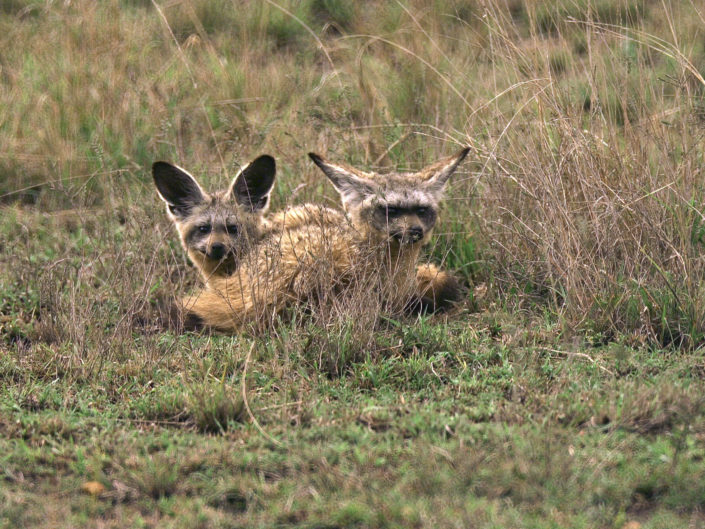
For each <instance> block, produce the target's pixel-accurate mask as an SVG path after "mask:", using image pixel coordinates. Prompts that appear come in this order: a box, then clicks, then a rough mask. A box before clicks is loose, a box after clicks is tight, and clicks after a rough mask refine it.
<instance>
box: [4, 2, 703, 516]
mask: <svg viewBox="0 0 705 529" xmlns="http://www.w3.org/2000/svg"><path fill="white" fill-rule="evenodd" d="M666 4H667V5H666ZM666 4H662V3H654V2H641V1H638V2H635V1H629V0H623V1H622V0H620V1H619V2H602V1H594V2H582V1H581V2H573V1H571V2H529V1H522V0H516V1H515V0H512V1H507V2H504V1H502V2H488V3H485V4H483V5H482V6H479V5H478V6H475V5H473V6H469V5H468V4H467V3H465V2H459V1H455V0H438V1H436V2H434V3H433V8H431V7H429V4H428V3H426V2H416V1H411V2H386V1H379V2H374V5H367V4H366V6H365V7H364V8H363V7H362V6H358V5H357V4H351V3H349V2H340V1H334V0H305V1H300V2H288V1H280V0H276V1H272V2H247V3H244V4H242V5H241V3H237V5H236V3H235V2H229V1H218V2H205V1H201V0H193V1H189V2H156V6H155V4H154V3H153V2H146V1H134V0H130V1H111V2H99V3H96V2H88V1H82V0H79V1H74V2H36V1H19V0H14V1H12V2H9V3H7V2H6V3H3V5H2V8H0V30H1V31H0V49H2V50H3V53H2V55H1V56H0V105H2V108H4V109H7V111H6V112H3V113H1V115H0V208H1V211H2V214H1V215H0V264H2V266H1V267H0V527H8V528H9V527H41V526H46V527H49V526H51V527H93V526H95V525H101V526H105V527H157V526H159V527H161V526H167V527H243V526H244V527H309V528H312V527H380V528H381V527H488V528H489V527H497V528H498V527H534V528H537V529H538V528H541V529H544V528H551V527H604V528H622V527H624V528H628V529H634V528H636V527H643V528H661V527H685V526H689V527H705V517H703V514H702V513H703V509H705V489H704V488H703V485H702V483H703V482H705V480H704V478H705V476H704V474H705V465H704V464H703V461H704V459H703V457H704V456H705V453H704V452H703V435H704V432H705V422H704V418H705V400H704V398H703V395H705V391H703V390H704V389H705V388H704V387H703V354H702V345H703V336H704V333H705V327H704V323H703V322H705V317H704V313H705V302H704V298H703V285H704V284H705V266H704V261H703V258H702V245H703V240H704V238H703V228H702V225H703V206H702V202H703V196H704V192H703V185H702V170H701V167H702V160H703V147H702V146H703V142H702V138H703V126H702V122H703V120H702V116H703V112H702V109H703V101H702V98H703V85H704V84H705V83H703V81H702V75H703V72H705V69H704V67H705V40H704V39H703V28H704V27H705V20H703V13H702V10H698V9H699V8H698V6H697V5H696V4H695V3H691V2H689V1H686V0H683V1H680V2H670V3H666ZM157 6H158V9H157ZM162 15H163V16H162ZM466 144H469V145H471V146H472V148H473V152H472V155H471V156H472V158H473V159H472V161H470V162H467V163H465V164H464V166H463V167H462V168H461V170H460V171H459V173H458V174H457V175H456V176H455V177H454V179H453V181H452V182H451V188H450V189H449V192H448V196H447V200H446V201H445V205H444V211H443V213H442V214H441V219H440V220H441V221H440V224H439V226H438V229H437V234H436V237H435V240H434V244H433V246H432V247H431V248H430V249H429V251H428V258H429V259H431V260H433V261H435V262H437V263H442V264H443V266H444V267H446V268H450V269H452V270H454V271H455V272H456V273H457V275H458V276H459V277H461V278H462V279H463V280H464V281H465V282H466V284H467V286H468V292H469V294H468V300H467V302H466V303H465V304H463V306H461V307H459V308H458V310H457V311H455V312H453V313H451V314H448V315H442V316H435V317H424V318H420V319H406V320H390V319H382V320H381V321H375V317H373V316H371V315H369V314H366V313H365V308H364V307H363V308H362V309H359V307H358V309H357V312H356V311H355V310H350V313H349V314H343V315H342V316H341V317H337V319H336V317H330V318H329V317H328V316H327V315H325V314H324V315H322V316H320V317H318V316H317V317H315V318H312V317H307V316H306V315H304V314H298V313H294V314H293V316H294V317H293V318H292V320H291V321H288V322H282V323H281V324H280V325H277V326H276V327H275V328H274V329H272V330H271V331H270V332H269V333H268V334H265V335H262V334H260V335H247V334H243V335H241V336H219V335H212V336H211V335H198V334H189V333H186V334H179V333H175V332H174V331H173V330H170V329H169V325H168V318H169V315H168V306H169V303H170V301H171V300H172V299H173V298H174V297H175V296H180V295H182V294H184V293H186V292H189V291H190V290H192V289H193V288H195V287H196V285H197V281H198V280H197V277H196V274H195V272H194V270H193V269H192V268H191V267H190V266H189V265H188V263H187V262H186V259H185V256H184V254H183V251H182V250H181V248H180V246H179V244H178V241H177V239H176V236H175V233H174V231H173V228H172V227H171V226H170V224H169V222H168V219H167V218H166V215H165V214H164V211H163V204H161V202H160V201H159V199H158V198H157V196H156V193H155V190H154V189H153V185H152V183H151V178H150V176H149V167H150V165H151V163H152V162H153V161H154V160H157V159H168V160H171V161H173V162H174V163H178V164H179V165H181V166H184V167H188V168H189V170H192V171H193V172H194V173H195V174H196V175H197V176H198V178H199V181H202V182H203V183H204V185H205V186H206V187H207V188H208V189H215V188H218V187H222V186H224V185H225V184H226V183H227V182H229V180H230V178H231V177H232V174H233V173H234V172H235V171H236V170H237V168H238V167H239V165H240V164H241V163H243V162H246V161H248V160H250V159H252V158H253V157H254V156H256V155H258V154H262V153H265V152H268V153H270V154H273V155H275V156H276V158H277V162H278V169H279V171H278V177H277V183H276V189H275V193H274V197H273V204H272V208H273V209H274V210H276V209H278V208H280V207H283V206H284V205H286V204H296V203H301V202H305V201H309V200H311V201H318V202H324V203H326V204H328V205H331V206H334V207H336V206H337V197H336V195H335V192H334V191H333V190H332V189H331V188H330V186H329V185H328V184H327V183H326V182H324V181H323V179H322V178H321V177H320V175H319V173H318V172H317V170H316V169H315V168H314V167H313V166H312V165H311V164H310V163H308V162H307V161H306V160H307V158H306V156H305V153H306V152H308V151H312V150H313V151H319V152H322V153H324V154H328V155H329V156H330V157H331V159H339V160H343V161H346V162H349V163H352V164H355V165H357V166H360V167H367V168H372V169H380V170H383V169H385V168H389V167H397V168H408V169H417V168H420V167H422V166H423V165H424V164H426V163H428V162H430V161H431V160H433V159H435V158H438V157H440V156H443V155H446V154H449V153H451V152H454V151H456V150H457V148H458V146H460V145H466Z"/></svg>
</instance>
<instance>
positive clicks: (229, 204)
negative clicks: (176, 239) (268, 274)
mask: <svg viewBox="0 0 705 529" xmlns="http://www.w3.org/2000/svg"><path fill="white" fill-rule="evenodd" d="M275 173H276V164H275V161H274V158H272V157H271V156H268V155H263V156H260V157H259V158H257V159H255V160H254V161H252V162H251V163H250V164H248V165H247V166H245V167H244V168H243V169H242V170H241V171H240V172H239V173H238V174H237V175H236V176H235V178H234V179H233V181H232V183H231V184H230V187H229V188H228V189H227V190H225V191H218V192H215V193H211V194H209V193H206V192H205V191H204V190H203V189H202V188H201V186H200V185H199V184H198V182H197V181H196V179H195V178H194V177H193V176H191V175H190V174H189V173H188V172H186V171H185V170H184V169H181V168H180V167H177V166H175V165H172V164H170V163H167V162H155V163H154V165H153V166H152V175H153V177H154V183H155V185H156V186H157V191H158V193H159V196H160V197H161V198H162V200H164V202H166V206H167V213H168V215H169V217H170V218H171V219H172V221H173V222H174V225H175V226H176V229H177V231H178V232H179V236H180V239H181V244H182V246H183V247H184V249H185V250H186V252H187V253H188V256H189V258H190V259H191V262H193V264H194V265H195V266H196V267H197V268H198V269H199V271H200V272H201V274H202V275H203V277H204V279H205V280H206V282H208V280H209V279H210V278H211V277H213V276H219V275H228V274H231V273H232V272H233V271H234V270H235V269H236V268H237V267H238V264H239V261H240V260H241V258H242V256H243V255H244V254H245V253H247V251H249V249H250V248H251V247H252V245H253V244H256V242H257V241H258V240H259V238H260V233H261V229H262V224H263V215H264V212H265V211H266V210H267V207H268V205H269V194H270V193H271V191H272V187H273V185H274V176H275Z"/></svg>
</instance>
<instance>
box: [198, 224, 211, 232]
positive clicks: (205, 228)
mask: <svg viewBox="0 0 705 529" xmlns="http://www.w3.org/2000/svg"><path fill="white" fill-rule="evenodd" d="M198 231H200V232H201V233H210V232H211V225H210V224H202V225H200V226H199V227H198Z"/></svg>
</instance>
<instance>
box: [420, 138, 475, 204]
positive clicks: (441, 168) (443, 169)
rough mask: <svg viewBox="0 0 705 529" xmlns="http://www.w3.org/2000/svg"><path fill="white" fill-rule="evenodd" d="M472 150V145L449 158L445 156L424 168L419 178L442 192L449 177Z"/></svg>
mask: <svg viewBox="0 0 705 529" xmlns="http://www.w3.org/2000/svg"><path fill="white" fill-rule="evenodd" d="M469 152H470V147H465V148H464V149H463V150H462V151H460V152H458V153H456V154H454V155H453V156H451V157H449V158H444V159H442V160H439V161H437V162H436V163H434V164H431V165H429V166H428V167H426V168H425V169H422V170H421V171H419V172H418V173H416V174H417V176H418V178H419V179H421V180H424V181H426V186H427V187H428V188H429V189H430V190H431V191H432V192H433V193H441V192H442V191H443V189H444V188H445V186H446V183H447V182H448V179H449V178H450V177H451V175H452V174H453V173H454V172H455V170H456V169H457V168H458V165H460V162H462V161H463V160H464V159H465V157H466V156H467V155H468V153H469Z"/></svg>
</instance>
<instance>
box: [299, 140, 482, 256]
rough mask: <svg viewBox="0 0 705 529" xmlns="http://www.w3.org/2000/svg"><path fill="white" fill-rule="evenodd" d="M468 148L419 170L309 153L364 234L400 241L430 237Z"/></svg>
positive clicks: (421, 240)
mask: <svg viewBox="0 0 705 529" xmlns="http://www.w3.org/2000/svg"><path fill="white" fill-rule="evenodd" d="M469 151H470V149H469V148H465V149H463V150H462V151H460V152H459V153H457V154H455V155H454V156H451V157H449V158H445V159H443V160H440V161H438V162H436V163H434V164H432V165H430V166H428V167H426V168H425V169H422V170H421V171H418V172H416V173H391V174H388V175H383V176H381V175H377V174H374V173H364V172H362V171H360V170H358V169H354V168H352V167H349V166H346V165H343V164H340V163H330V162H328V161H327V160H325V159H324V158H322V157H321V156H319V155H317V154H315V153H309V156H310V157H311V159H312V160H313V162H314V163H315V164H316V165H317V166H318V167H320V168H321V170H322V171H323V172H324V173H325V175H326V176H327V177H328V178H329V179H330V181H331V182H332V183H333V185H334V186H335V188H336V190H337V191H338V193H340V197H341V199H342V202H343V209H344V210H345V212H346V213H347V214H348V216H349V217H350V221H351V223H352V225H353V227H354V228H355V229H356V230H357V231H358V232H359V233H360V234H361V235H362V236H363V237H364V236H366V237H368V238H371V239H375V240H378V241H386V242H389V243H390V244H394V245H400V246H414V245H419V246H420V245H423V244H425V243H427V242H428V240H429V239H430V237H431V234H432V232H433V227H434V225H435V224H436V219H437V218H438V204H439V202H440V199H441V198H442V195H443V190H444V188H445V185H446V183H447V182H448V179H449V178H450V176H451V175H452V174H453V173H454V172H455V170H456V169H457V167H458V165H459V164H460V162H462V161H463V159H464V158H465V156H467V154H468V152H469Z"/></svg>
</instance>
